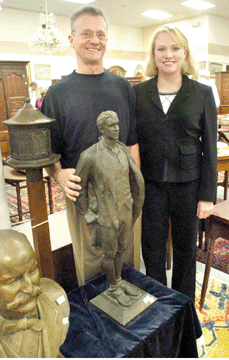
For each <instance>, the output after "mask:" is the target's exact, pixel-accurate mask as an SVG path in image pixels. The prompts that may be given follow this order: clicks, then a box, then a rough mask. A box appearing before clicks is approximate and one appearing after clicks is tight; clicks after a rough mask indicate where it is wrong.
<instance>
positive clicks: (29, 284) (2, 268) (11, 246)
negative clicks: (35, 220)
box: [0, 230, 41, 319]
mask: <svg viewBox="0 0 229 360" xmlns="http://www.w3.org/2000/svg"><path fill="white" fill-rule="evenodd" d="M39 283H40V274H39V269H38V262H37V259H36V256H35V253H34V251H33V248H32V246H31V245H30V243H29V241H28V239H27V237H26V236H25V235H24V234H22V233H20V232H18V231H15V230H0V314H1V315H2V316H3V317H4V318H7V319H20V318H23V317H26V316H29V314H32V313H33V312H34V310H36V308H37V298H38V296H39V294H40V293H41V288H40V286H39Z"/></svg>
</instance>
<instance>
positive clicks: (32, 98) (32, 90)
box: [29, 81, 38, 107]
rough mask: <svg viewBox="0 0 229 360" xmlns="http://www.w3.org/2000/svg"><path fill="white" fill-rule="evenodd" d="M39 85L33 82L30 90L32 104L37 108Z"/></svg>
mask: <svg viewBox="0 0 229 360" xmlns="http://www.w3.org/2000/svg"><path fill="white" fill-rule="evenodd" d="M37 86H38V85H37V83H36V82H35V81H32V82H31V84H30V88H29V97H30V103H31V104H32V105H33V106H34V107H35V106H36V100H37V96H36V90H37Z"/></svg>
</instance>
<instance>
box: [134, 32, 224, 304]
mask: <svg viewBox="0 0 229 360" xmlns="http://www.w3.org/2000/svg"><path fill="white" fill-rule="evenodd" d="M150 49H151V50H150V54H149V60H148V65H147V68H146V75H147V76H151V77H153V78H152V79H150V80H147V81H145V82H143V83H139V84H137V85H135V86H134V89H135V93H136V97H137V104H136V116H137V128H136V129H137V134H138V142H139V148H140V157H141V170H142V173H143V176H144V179H145V183H146V194H145V196H146V198H145V203H144V206H143V219H142V252H143V259H144V262H145V266H146V274H147V275H149V276H151V277H152V278H154V279H156V280H158V281H160V282H161V283H163V284H165V285H166V270H165V257H166V242H167V237H168V219H169V217H170V219H171V227H172V238H173V276H172V288H173V289H175V290H178V291H180V292H182V293H184V294H186V295H188V296H190V297H191V298H192V299H193V300H194V299H195V274H196V240H197V229H198V218H199V219H205V218H207V217H208V216H209V215H211V214H212V211H213V206H214V205H213V203H214V201H215V192H216V181H217V171H216V169H217V148H216V144H217V112H216V106H215V102H214V97H213V93H212V89H211V87H209V86H206V85H203V84H200V83H198V82H197V81H194V80H191V79H189V78H188V76H187V75H192V74H194V73H195V67H194V61H193V58H192V56H191V54H190V50H189V46H188V40H187V38H186V37H185V35H184V34H183V33H182V32H181V31H180V30H179V29H177V28H175V27H172V26H165V27H163V28H160V29H159V30H157V31H156V33H155V35H154V37H153V40H152V43H151V48H150Z"/></svg>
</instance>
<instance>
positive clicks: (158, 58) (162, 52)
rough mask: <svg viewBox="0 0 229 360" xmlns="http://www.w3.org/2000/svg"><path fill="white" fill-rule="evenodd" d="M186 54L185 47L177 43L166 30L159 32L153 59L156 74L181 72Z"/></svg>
mask: <svg viewBox="0 0 229 360" xmlns="http://www.w3.org/2000/svg"><path fill="white" fill-rule="evenodd" d="M186 56H187V49H184V48H183V46H182V45H179V44H177V43H176V42H175V41H174V40H173V39H172V38H171V36H170V35H169V34H168V33H167V32H162V33H160V35H159V36H158V38H157V41H156V43H155V49H154V61H155V64H156V67H157V69H158V75H161V74H167V75H170V74H177V73H179V74H181V67H182V64H183V62H184V60H185V59H186Z"/></svg>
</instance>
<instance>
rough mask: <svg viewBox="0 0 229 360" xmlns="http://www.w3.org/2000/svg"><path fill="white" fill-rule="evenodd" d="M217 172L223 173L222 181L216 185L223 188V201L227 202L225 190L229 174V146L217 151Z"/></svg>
mask: <svg viewBox="0 0 229 360" xmlns="http://www.w3.org/2000/svg"><path fill="white" fill-rule="evenodd" d="M217 160H218V163H217V172H219V171H224V172H225V175H224V180H223V181H222V182H221V183H217V185H222V186H223V187H224V197H223V198H224V200H227V188H228V172H229V146H228V147H227V148H224V149H218V152H217Z"/></svg>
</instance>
